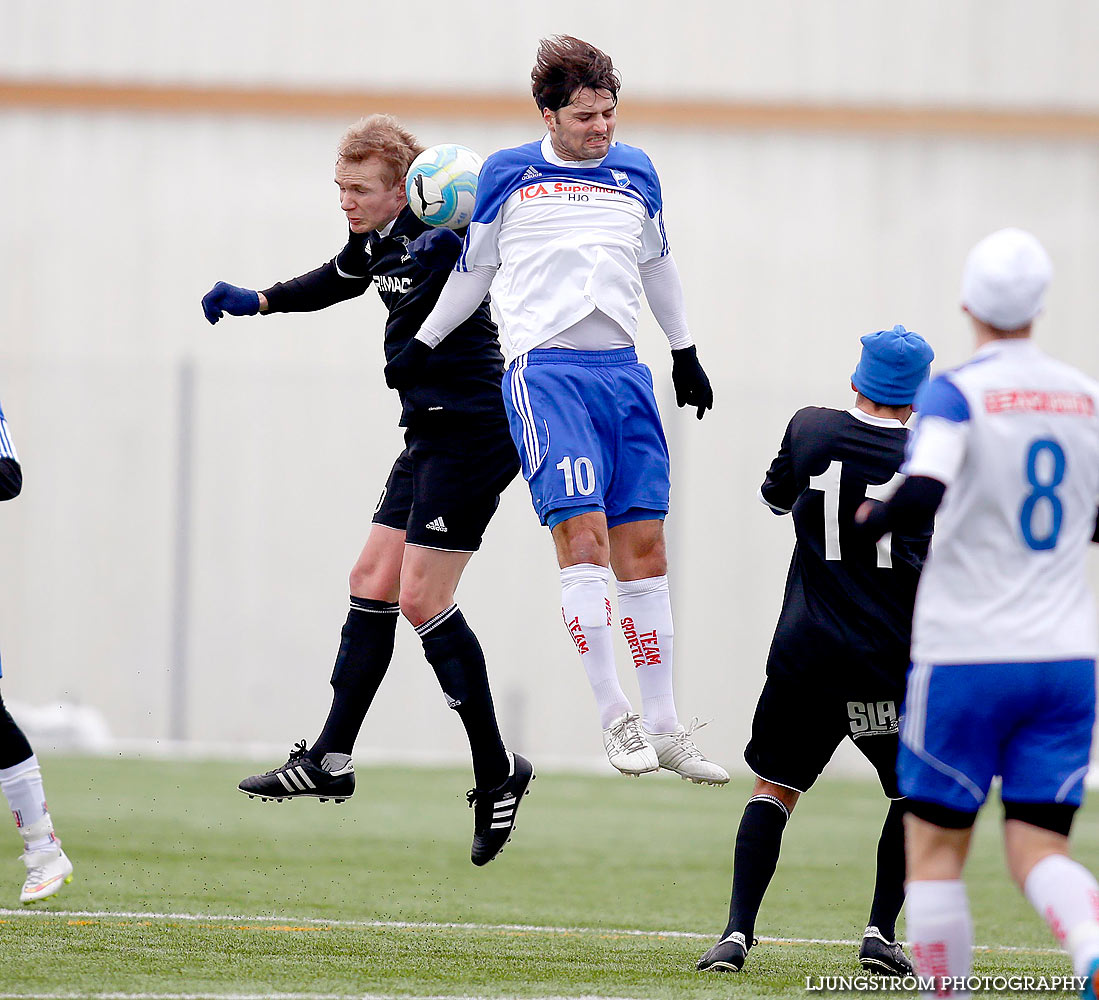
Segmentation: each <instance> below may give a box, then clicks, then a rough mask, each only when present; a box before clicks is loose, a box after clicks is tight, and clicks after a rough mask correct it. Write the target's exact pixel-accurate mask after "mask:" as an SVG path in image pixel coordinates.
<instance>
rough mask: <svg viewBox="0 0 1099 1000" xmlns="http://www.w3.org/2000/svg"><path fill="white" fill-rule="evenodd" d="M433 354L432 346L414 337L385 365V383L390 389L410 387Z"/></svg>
mask: <svg viewBox="0 0 1099 1000" xmlns="http://www.w3.org/2000/svg"><path fill="white" fill-rule="evenodd" d="M430 356H431V348H430V347H428V345H427V344H425V343H424V342H423V341H422V340H417V339H416V338H415V337H413V338H412V339H411V340H410V341H409V342H408V343H407V344H405V346H404V347H403V348H402V350H401V353H400V354H398V355H397V356H396V357H395V358H394V359H393V360H392V361H390V362H389V364H387V365H386V366H385V384H386V385H387V386H389V388H390V389H408V388H409V387H410V386H413V385H415V384H416V379H417V377H418V376H419V374H420V371H421V370H422V369H423V367H424V365H425V364H426V363H427V359H428V358H429V357H430Z"/></svg>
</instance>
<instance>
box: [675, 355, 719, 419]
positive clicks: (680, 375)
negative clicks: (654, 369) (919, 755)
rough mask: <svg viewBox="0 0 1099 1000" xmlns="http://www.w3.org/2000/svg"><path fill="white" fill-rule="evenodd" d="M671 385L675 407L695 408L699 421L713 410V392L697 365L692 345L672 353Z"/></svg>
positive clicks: (704, 374) (700, 367)
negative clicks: (673, 389)
mask: <svg viewBox="0 0 1099 1000" xmlns="http://www.w3.org/2000/svg"><path fill="white" fill-rule="evenodd" d="M672 385H673V386H674V387H675V404H676V406H697V407H698V419H699V420H701V419H702V414H704V413H705V412H706V411H707V410H712V409H713V408H714V390H713V389H712V388H711V387H710V380H709V379H708V378H707V377H706V373H705V372H704V371H703V370H702V365H700V364H699V363H698V352H697V351H696V350H695V347H694V344H692V345H691V346H690V347H681V348H680V349H679V350H678V351H672Z"/></svg>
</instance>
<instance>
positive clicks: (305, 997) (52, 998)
mask: <svg viewBox="0 0 1099 1000" xmlns="http://www.w3.org/2000/svg"><path fill="white" fill-rule="evenodd" d="M0 1000H509V998H507V997H500V996H494V997H484V996H461V995H458V994H437V995H432V996H421V995H420V994H415V993H411V994H410V993H33V994H32V993H0ZM515 1000H635V998H633V997H604V996H571V997H567V996H557V997H523V998H515Z"/></svg>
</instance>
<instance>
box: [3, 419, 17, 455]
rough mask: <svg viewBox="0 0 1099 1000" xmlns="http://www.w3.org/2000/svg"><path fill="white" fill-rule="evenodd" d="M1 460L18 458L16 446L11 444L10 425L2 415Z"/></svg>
mask: <svg viewBox="0 0 1099 1000" xmlns="http://www.w3.org/2000/svg"><path fill="white" fill-rule="evenodd" d="M0 458H16V459H17V456H16V454H15V445H13V444H12V443H11V436H10V435H9V434H8V424H7V421H5V420H4V415H3V414H2V413H0Z"/></svg>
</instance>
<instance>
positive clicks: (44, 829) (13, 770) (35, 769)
mask: <svg viewBox="0 0 1099 1000" xmlns="http://www.w3.org/2000/svg"><path fill="white" fill-rule="evenodd" d="M0 791H2V792H3V793H4V798H6V799H7V800H8V805H9V806H10V807H11V812H12V815H13V816H14V817H15V825H16V826H17V827H19V829H20V830H24V831H26V830H30V829H32V828H33V830H34V836H33V837H32V838H31V840H26V838H25V837H24V840H26V847H27V850H28V851H40V850H42V849H44V848H46V847H48V846H49V845H50V843H51V842H52V841H53V826H52V825H51V824H49V823H46V824H45V826H43V825H42V824H41V823H40V822H39V821H40V820H41V819H42V818H43V817H47V818H48V817H49V813H48V812H47V811H46V793H45V791H44V790H43V788H42V769H41V768H40V767H39V766H38V758H37V757H36V756H35V755H34V754H31V755H30V756H29V757H28V758H27V759H26V760H24V761H20V762H19V763H18V764H14V765H12V766H11V767H4V768H0Z"/></svg>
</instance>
